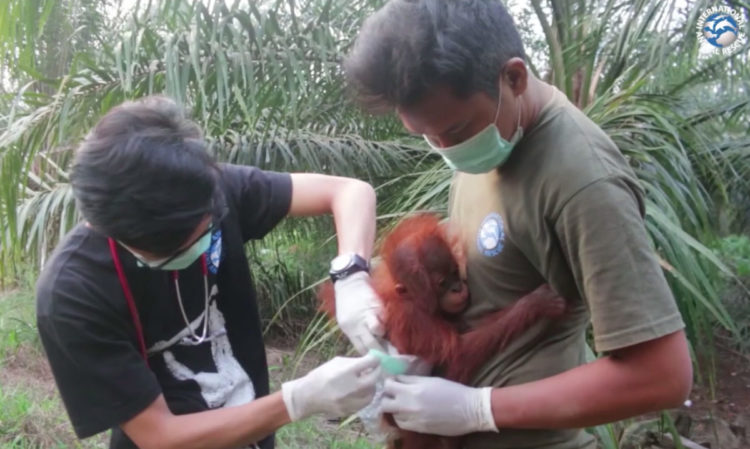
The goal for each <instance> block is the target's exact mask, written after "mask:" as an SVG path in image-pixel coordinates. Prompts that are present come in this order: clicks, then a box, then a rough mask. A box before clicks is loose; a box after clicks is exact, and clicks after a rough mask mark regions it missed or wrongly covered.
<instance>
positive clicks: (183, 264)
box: [130, 232, 211, 271]
mask: <svg viewBox="0 0 750 449" xmlns="http://www.w3.org/2000/svg"><path fill="white" fill-rule="evenodd" d="M210 246H211V232H206V233H205V234H204V235H203V237H201V238H200V239H198V240H197V241H196V242H195V243H193V244H192V245H190V247H189V248H187V249H186V250H184V251H183V252H182V253H181V254H180V255H179V256H177V257H175V258H174V259H171V260H170V258H169V257H168V258H165V259H161V260H145V259H144V258H143V257H142V256H141V255H140V254H137V253H135V252H134V251H132V250H131V251H130V252H131V254H133V255H134V256H135V258H136V259H138V261H139V262H140V263H141V264H142V265H145V266H147V267H149V268H153V269H156V270H167V271H176V270H184V269H185V268H187V267H189V266H190V265H192V264H193V262H195V261H196V260H198V258H199V257H200V256H201V254H203V253H205V252H206V251H208V248H209V247H210Z"/></svg>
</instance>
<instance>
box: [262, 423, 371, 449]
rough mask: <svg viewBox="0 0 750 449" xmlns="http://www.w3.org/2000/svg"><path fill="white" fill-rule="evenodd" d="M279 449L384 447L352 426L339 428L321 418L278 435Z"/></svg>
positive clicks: (297, 425)
mask: <svg viewBox="0 0 750 449" xmlns="http://www.w3.org/2000/svg"><path fill="white" fill-rule="evenodd" d="M276 447H277V448H279V449H297V448H300V449H301V448H312V447H316V448H329V449H374V448H379V447H382V446H381V445H377V444H374V443H372V442H370V441H368V439H367V437H366V435H359V434H358V433H357V432H355V431H353V430H352V429H351V427H350V426H347V427H344V428H338V426H337V425H336V424H329V423H324V420H322V419H319V418H314V419H308V420H304V421H299V422H295V423H292V424H289V425H287V426H285V427H283V428H282V429H280V430H279V431H278V432H277V433H276Z"/></svg>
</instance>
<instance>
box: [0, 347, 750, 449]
mask: <svg viewBox="0 0 750 449" xmlns="http://www.w3.org/2000/svg"><path fill="white" fill-rule="evenodd" d="M267 354H268V362H269V367H270V369H271V378H272V389H274V390H275V389H278V388H279V387H280V383H281V382H282V381H283V380H285V379H287V378H288V377H289V376H290V375H291V369H292V366H291V363H290V361H291V359H292V356H293V355H294V354H293V351H292V350H291V349H290V348H289V347H288V345H281V346H269V347H268V349H267ZM320 362H321V360H317V358H316V357H312V356H311V357H306V358H304V359H303V360H302V361H301V362H300V364H299V365H298V366H297V367H296V373H297V375H301V374H303V373H305V372H307V371H309V370H310V369H312V368H313V367H315V366H317V365H318V363H320ZM716 373H717V379H716V383H715V385H716V389H715V397H714V398H712V394H711V390H710V388H709V386H708V383H707V379H706V378H704V379H703V381H702V382H700V383H699V382H696V384H695V385H694V388H693V391H692V393H691V395H690V400H691V401H692V404H691V406H689V407H682V408H681V409H680V410H678V412H679V413H683V414H687V415H688V416H689V417H690V418H691V421H692V423H693V424H692V434H691V439H693V441H696V442H700V441H701V440H704V441H708V440H710V436H709V435H708V434H710V433H711V430H710V429H708V428H705V427H706V426H702V425H701V422H705V421H706V420H710V419H715V418H717V417H718V418H720V419H722V420H724V421H726V422H727V423H729V424H732V425H733V426H736V425H737V423H740V425H744V426H745V427H744V431H745V432H750V422H747V421H748V418H750V358H749V357H748V356H747V355H742V354H740V353H738V352H737V351H734V350H732V349H730V348H728V347H726V346H721V345H720V346H719V347H718V348H717V370H716ZM0 385H2V386H3V389H4V390H5V391H13V390H14V389H23V390H25V391H30V392H33V396H34V398H51V397H55V396H56V394H57V392H56V389H55V385H54V380H53V378H52V374H51V373H50V370H49V367H48V365H47V363H46V361H45V359H44V358H43V357H42V356H41V354H40V353H39V352H38V351H34V350H27V351H20V352H18V353H17V354H11V355H8V356H7V357H6V359H5V361H4V363H3V365H2V369H0ZM49 413H50V414H51V415H50V416H42V417H41V419H40V418H39V417H35V418H34V419H30V420H29V422H28V423H25V424H24V433H26V434H28V435H35V437H36V438H37V440H38V441H39V443H41V447H51V445H50V446H46V445H44V442H50V444H52V441H53V440H52V439H51V438H52V437H53V436H55V435H57V436H58V438H59V436H60V435H62V434H70V429H69V424H68V422H67V418H66V417H65V415H64V412H62V410H59V409H57V410H52V411H50V412H49ZM743 420H744V421H743ZM743 423H744V424H743ZM316 425H317V426H322V427H330V428H331V429H334V428H337V427H338V425H339V422H337V421H328V420H325V419H320V421H319V422H318V423H317V424H316ZM338 431H340V429H339V430H338ZM351 431H352V433H353V434H357V435H362V429H361V427H360V426H357V425H355V426H353V427H352V428H351ZM701 433H704V434H705V435H702V434H701ZM747 437H748V438H750V435H747ZM70 438H72V436H71V437H70ZM66 439H67V438H66ZM103 441H104V440H103V439H102V440H101V441H99V442H96V441H92V442H90V444H91V446H90V447H94V446H98V445H100V444H102V443H103ZM746 441H748V440H746ZM70 442H72V441H70ZM704 444H707V443H704ZM748 447H750V446H748ZM711 449H724V448H721V447H712V448H711Z"/></svg>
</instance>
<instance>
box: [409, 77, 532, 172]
mask: <svg viewBox="0 0 750 449" xmlns="http://www.w3.org/2000/svg"><path fill="white" fill-rule="evenodd" d="M501 87H502V86H501ZM501 102H502V95H499V99H498V104H497V110H496V111H495V119H494V120H493V121H492V123H490V124H489V125H487V127H485V128H484V129H483V130H481V131H479V132H478V133H477V134H475V135H474V136H472V137H470V138H469V139H466V140H464V141H463V142H460V143H458V144H456V145H452V146H449V147H440V146H438V145H436V144H435V143H434V142H433V141H432V140H430V138H429V137H427V136H424V138H425V140H426V141H427V143H428V144H429V145H430V147H431V148H432V149H433V150H434V151H435V152H437V153H438V154H440V155H441V156H442V157H443V159H444V160H445V162H446V163H447V164H448V166H449V167H451V168H452V169H454V170H457V171H461V172H466V173H473V174H478V173H486V172H488V171H490V170H492V169H494V168H497V167H500V166H501V165H502V164H503V163H505V161H506V160H507V159H508V157H509V156H510V153H511V152H512V151H513V147H514V146H515V145H516V143H518V141H519V140H521V137H523V128H521V110H520V109H519V110H518V122H517V125H516V131H515V132H514V133H513V136H512V137H511V139H510V141H508V140H505V139H503V137H502V136H501V135H500V130H499V129H498V128H497V125H496V123H497V119H498V116H499V114H500V106H501Z"/></svg>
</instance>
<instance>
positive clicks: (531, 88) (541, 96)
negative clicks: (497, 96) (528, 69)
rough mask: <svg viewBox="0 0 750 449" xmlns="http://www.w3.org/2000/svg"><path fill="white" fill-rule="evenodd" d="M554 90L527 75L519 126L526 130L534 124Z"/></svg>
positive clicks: (532, 76)
mask: <svg viewBox="0 0 750 449" xmlns="http://www.w3.org/2000/svg"><path fill="white" fill-rule="evenodd" d="M554 93H555V90H554V88H553V87H552V86H551V85H549V84H547V83H545V82H544V81H542V80H540V79H538V78H537V77H535V76H534V75H532V74H530V73H529V81H528V87H527V88H526V92H525V94H524V95H523V110H522V111H521V126H522V127H523V129H524V130H528V129H530V128H532V127H533V126H534V124H536V122H537V120H538V119H539V114H540V113H541V112H542V109H543V108H544V106H545V105H546V104H547V102H548V101H549V100H550V99H551V98H552V95H554Z"/></svg>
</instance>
